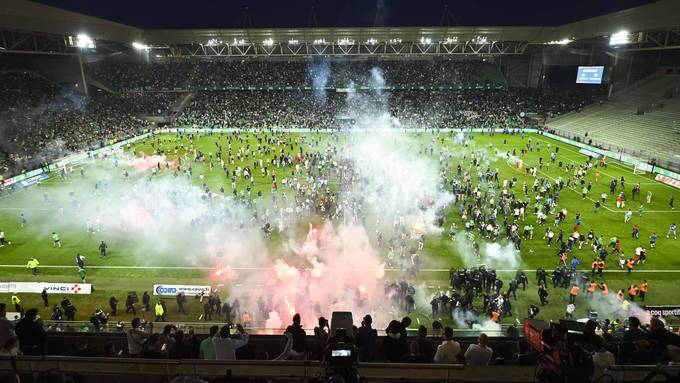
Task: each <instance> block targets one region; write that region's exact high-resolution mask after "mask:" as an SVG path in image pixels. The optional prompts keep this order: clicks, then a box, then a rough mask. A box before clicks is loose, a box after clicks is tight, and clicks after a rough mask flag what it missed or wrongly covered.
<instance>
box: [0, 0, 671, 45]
mask: <svg viewBox="0 0 680 383" xmlns="http://www.w3.org/2000/svg"><path fill="white" fill-rule="evenodd" d="M679 14H680V1H678V0H662V1H657V2H654V3H650V4H646V5H642V6H639V7H636V8H631V9H627V10H622V11H618V12H614V13H611V14H607V15H603V16H597V17H594V18H590V19H586V20H581V21H577V22H573V23H569V24H565V25H561V26H520V27H518V26H488V27H484V26H468V27H463V26H456V27H355V28H274V29H255V28H248V29H146V30H144V29H140V28H137V27H133V26H129V25H124V24H120V23H116V22H112V21H109V20H105V19H101V18H97V17H92V16H87V15H83V14H80V13H76V12H71V11H66V10H63V9H60V8H56V7H51V6H47V5H43V4H40V3H36V2H31V1H26V0H3V7H0V25H1V26H2V27H0V30H5V31H8V30H9V31H29V32H36V33H43V34H50V35H55V36H62V37H63V36H76V35H77V34H80V33H86V34H87V35H89V36H90V37H92V38H94V39H96V40H98V41H108V42H114V43H118V44H122V45H126V46H128V47H129V46H130V45H131V44H132V42H141V43H144V44H147V45H148V46H152V47H161V48H169V47H172V46H181V45H202V46H203V45H208V46H210V45H213V46H228V45H231V46H235V48H238V47H237V45H247V44H260V45H262V44H263V43H264V44H265V47H264V48H265V51H266V46H270V45H273V44H286V43H288V42H291V41H294V42H296V43H299V44H310V45H311V44H313V43H314V42H323V43H324V44H334V45H342V44H339V43H340V42H341V41H344V42H345V43H346V44H345V45H353V44H354V43H357V44H358V43H362V44H367V47H368V46H369V45H370V44H368V43H370V42H373V44H375V43H383V44H384V43H386V42H389V41H399V42H402V41H403V42H412V43H418V42H423V41H427V42H430V41H431V42H432V43H434V44H440V43H443V42H446V41H450V42H453V43H455V42H466V43H467V42H474V41H476V40H479V39H483V40H484V41H485V42H486V41H488V43H489V44H491V43H494V44H495V43H496V42H521V43H523V44H544V43H548V42H551V41H559V40H565V39H568V40H582V39H590V38H602V37H604V36H609V35H611V34H612V33H615V32H618V31H621V30H626V31H630V32H639V31H653V30H659V29H666V28H677V27H680V18H678V16H677V15H679ZM5 40H6V38H5V35H4V34H3V36H2V41H0V44H2V47H3V48H4V49H6V50H12V49H14V48H12V46H13V45H16V44H13V43H8V42H7V41H5ZM13 41H14V40H13ZM350 43H351V44H350ZM260 48H263V47H262V46H260ZM336 48H337V47H336ZM230 49H231V48H230ZM386 49H387V48H386ZM513 49H514V48H513ZM36 50H37V49H36ZM368 50H369V51H370V47H369V49H368ZM239 51H240V50H239ZM421 53H424V52H421ZM449 53H450V52H449ZM482 53H484V52H482Z"/></svg>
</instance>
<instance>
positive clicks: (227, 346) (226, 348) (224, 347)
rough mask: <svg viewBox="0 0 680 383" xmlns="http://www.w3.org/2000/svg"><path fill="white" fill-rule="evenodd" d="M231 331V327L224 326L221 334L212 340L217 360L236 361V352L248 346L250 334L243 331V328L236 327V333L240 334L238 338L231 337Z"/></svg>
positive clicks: (238, 325)
mask: <svg viewBox="0 0 680 383" xmlns="http://www.w3.org/2000/svg"><path fill="white" fill-rule="evenodd" d="M231 329H232V326H231V325H224V326H222V328H221V329H220V332H219V333H218V334H216V335H215V336H214V337H213V338H212V343H213V350H214V351H215V359H217V360H235V359H236V350H237V349H239V348H241V347H243V346H245V345H246V344H248V339H249V338H248V333H247V332H246V330H244V329H243V326H241V325H240V324H237V325H236V331H237V332H238V333H239V337H238V338H231V337H230V332H231Z"/></svg>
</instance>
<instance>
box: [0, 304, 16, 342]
mask: <svg viewBox="0 0 680 383" xmlns="http://www.w3.org/2000/svg"><path fill="white" fill-rule="evenodd" d="M6 310H7V305H5V304H4V303H0V345H3V344H5V342H7V341H8V340H9V339H10V338H14V337H16V334H15V333H14V323H12V322H10V320H9V319H7V311H6Z"/></svg>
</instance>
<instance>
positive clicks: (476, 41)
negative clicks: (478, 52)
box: [472, 36, 489, 45]
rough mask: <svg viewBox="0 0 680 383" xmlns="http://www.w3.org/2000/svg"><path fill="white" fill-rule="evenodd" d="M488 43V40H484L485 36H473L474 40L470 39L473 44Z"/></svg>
mask: <svg viewBox="0 0 680 383" xmlns="http://www.w3.org/2000/svg"><path fill="white" fill-rule="evenodd" d="M488 42H489V39H487V38H486V36H475V38H473V39H472V43H473V44H480V45H481V44H486V43H488Z"/></svg>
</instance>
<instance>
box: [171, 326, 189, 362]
mask: <svg viewBox="0 0 680 383" xmlns="http://www.w3.org/2000/svg"><path fill="white" fill-rule="evenodd" d="M168 355H169V356H170V359H195V358H196V354H195V353H194V346H193V344H192V343H191V340H190V339H189V338H188V337H186V336H184V331H182V330H179V331H177V333H176V334H175V345H174V346H172V349H170V352H169V354H168Z"/></svg>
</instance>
